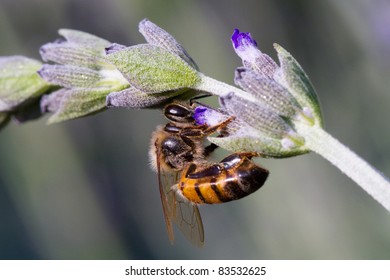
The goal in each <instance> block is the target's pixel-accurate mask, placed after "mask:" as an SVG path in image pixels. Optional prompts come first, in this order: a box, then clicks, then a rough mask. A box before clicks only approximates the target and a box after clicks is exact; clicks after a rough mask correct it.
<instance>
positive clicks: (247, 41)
mask: <svg viewBox="0 0 390 280" xmlns="http://www.w3.org/2000/svg"><path fill="white" fill-rule="evenodd" d="M232 42H233V47H234V48H235V49H237V48H246V47H250V46H254V47H257V43H256V41H255V40H254V39H253V38H252V36H251V34H250V33H249V32H247V33H240V30H238V29H237V28H236V29H234V32H233V35H232Z"/></svg>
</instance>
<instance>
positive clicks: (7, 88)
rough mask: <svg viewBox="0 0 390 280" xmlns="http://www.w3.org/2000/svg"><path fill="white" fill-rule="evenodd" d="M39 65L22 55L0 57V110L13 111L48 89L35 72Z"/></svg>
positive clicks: (46, 84)
mask: <svg viewBox="0 0 390 280" xmlns="http://www.w3.org/2000/svg"><path fill="white" fill-rule="evenodd" d="M41 66H42V64H41V63H40V62H39V61H36V60H34V59H30V58H27V57H23V56H9V57H0V112H4V111H13V110H15V109H16V108H17V107H18V106H19V105H21V104H23V103H25V102H28V100H30V99H34V98H37V97H39V96H40V95H42V94H43V93H44V92H45V91H47V90H48V89H49V87H50V85H49V84H48V83H47V82H46V81H44V80H43V79H41V77H40V76H39V75H38V74H37V70H38V69H39V68H40V67H41Z"/></svg>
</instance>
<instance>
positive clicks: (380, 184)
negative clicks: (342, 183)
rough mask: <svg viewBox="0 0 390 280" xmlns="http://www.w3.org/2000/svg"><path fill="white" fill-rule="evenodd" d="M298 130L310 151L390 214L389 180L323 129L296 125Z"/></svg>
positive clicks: (301, 124) (300, 124)
mask: <svg viewBox="0 0 390 280" xmlns="http://www.w3.org/2000/svg"><path fill="white" fill-rule="evenodd" d="M296 130H297V132H298V133H299V134H300V135H302V136H303V137H304V138H305V140H306V143H305V145H306V146H307V147H308V148H309V149H310V150H312V151H314V152H316V153H318V154H319V155H321V156H323V157H324V158H325V159H327V160H329V161H330V162H331V163H332V164H333V165H335V166H336V167H337V168H339V169H340V170H341V171H342V172H343V173H345V174H346V175H347V176H348V177H350V178H351V179H352V180H354V181H355V182H356V183H357V184H358V185H359V186H360V187H361V188H362V189H364V190H365V191H366V192H367V193H368V194H370V195H371V196H372V197H373V198H374V199H375V200H377V201H378V202H379V203H380V204H381V205H382V206H383V207H384V208H386V209H387V211H389V212H390V182H389V179H388V178H386V177H385V176H384V175H383V174H382V173H380V172H379V171H378V170H376V169H375V168H374V167H372V166H371V165H369V164H368V163H367V162H366V161H364V160H363V159H362V158H361V157H359V156H358V155H356V154H355V153H354V152H353V151H351V150H350V149H349V148H348V147H346V146H344V145H343V144H342V143H340V142H339V141H338V140H337V139H335V138H333V137H332V136H331V135H329V134H328V133H327V132H326V131H324V130H323V129H322V128H319V127H315V126H309V125H307V124H304V123H296Z"/></svg>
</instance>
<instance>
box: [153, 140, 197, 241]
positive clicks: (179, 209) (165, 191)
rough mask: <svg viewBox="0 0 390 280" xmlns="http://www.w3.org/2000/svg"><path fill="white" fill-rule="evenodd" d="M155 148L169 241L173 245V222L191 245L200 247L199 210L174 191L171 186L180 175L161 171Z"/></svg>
mask: <svg viewBox="0 0 390 280" xmlns="http://www.w3.org/2000/svg"><path fill="white" fill-rule="evenodd" d="M156 146H157V145H156ZM156 148H157V149H156V151H157V153H156V154H157V155H156V156H157V173H158V185H159V190H160V197H161V202H162V207H163V213H164V218H165V223H166V227H167V232H168V237H169V240H170V241H171V243H173V240H174V234H173V228H172V222H174V223H175V224H177V225H178V227H179V229H180V230H181V231H182V232H183V234H184V235H185V237H186V238H187V239H188V240H189V241H190V242H191V243H192V244H194V245H196V246H199V247H200V246H202V245H203V242H204V231H203V223H202V218H201V217H200V213H199V209H198V207H197V206H196V205H195V204H193V203H191V202H190V201H188V200H187V199H186V198H184V197H182V196H181V195H180V194H178V193H177V192H176V191H175V189H174V188H173V186H175V185H176V184H177V182H178V180H179V175H180V173H179V172H164V171H163V170H162V169H161V167H160V162H159V159H160V156H159V154H158V153H159V149H158V147H156Z"/></svg>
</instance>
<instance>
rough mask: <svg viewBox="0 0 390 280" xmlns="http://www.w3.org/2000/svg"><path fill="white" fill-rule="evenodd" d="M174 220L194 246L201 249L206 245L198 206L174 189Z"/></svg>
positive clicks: (172, 204)
mask: <svg viewBox="0 0 390 280" xmlns="http://www.w3.org/2000/svg"><path fill="white" fill-rule="evenodd" d="M170 193H173V195H170V197H172V198H171V199H172V203H171V204H170V206H171V207H172V214H173V216H172V220H173V221H174V222H175V223H176V224H177V225H178V227H179V229H180V230H181V231H182V232H183V234H184V235H185V237H187V239H188V240H189V241H190V242H191V243H192V244H194V245H196V246H198V247H200V246H202V245H203V243H204V230H203V223H202V218H201V217H200V213H199V209H198V206H196V204H194V203H192V202H190V201H188V199H186V198H185V197H183V196H181V195H180V194H179V193H178V192H176V191H174V190H173V189H172V188H171V190H170Z"/></svg>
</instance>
